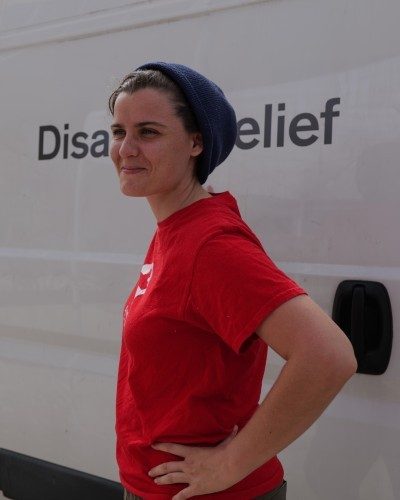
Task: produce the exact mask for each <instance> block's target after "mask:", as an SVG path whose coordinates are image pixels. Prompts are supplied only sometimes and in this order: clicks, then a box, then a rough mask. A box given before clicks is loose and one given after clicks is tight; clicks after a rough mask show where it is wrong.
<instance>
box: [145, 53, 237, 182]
mask: <svg viewBox="0 0 400 500" xmlns="http://www.w3.org/2000/svg"><path fill="white" fill-rule="evenodd" d="M136 69H137V70H140V69H155V70H159V71H161V72H162V73H164V74H165V75H167V76H168V77H169V78H170V79H171V80H173V81H174V82H175V83H176V84H177V85H178V87H179V88H180V89H181V90H182V92H183V93H184V95H185V97H186V99H187V101H188V102H189V105H190V107H191V109H192V111H193V113H194V115H195V117H196V119H197V123H198V125H199V128H200V132H201V134H202V137H203V151H202V153H201V155H200V156H199V158H198V163H197V177H198V179H199V181H200V183H201V184H204V183H205V181H206V180H207V177H208V176H209V174H210V173H211V172H212V171H213V170H214V168H215V167H216V166H217V165H219V164H220V163H222V162H223V161H224V160H225V159H226V158H227V156H228V155H229V153H230V152H231V151H232V148H233V146H234V144H235V141H236V135H237V125H236V115H235V111H234V110H233V108H232V106H231V105H230V104H229V102H228V101H227V99H226V97H225V95H224V93H223V92H222V90H221V89H220V88H219V87H218V85H216V84H215V83H214V82H212V81H211V80H208V78H206V77H205V76H203V75H201V74H200V73H198V72H197V71H195V70H193V69H191V68H188V67H187V66H184V65H183V64H174V63H166V62H152V63H147V64H143V65H142V66H139V67H138V68H136Z"/></svg>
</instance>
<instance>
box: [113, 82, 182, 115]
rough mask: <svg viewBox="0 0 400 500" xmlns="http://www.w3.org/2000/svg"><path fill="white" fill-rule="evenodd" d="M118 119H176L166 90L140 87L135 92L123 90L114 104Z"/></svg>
mask: <svg viewBox="0 0 400 500" xmlns="http://www.w3.org/2000/svg"><path fill="white" fill-rule="evenodd" d="M114 118H115V119H116V121H137V122H141V121H158V122H165V121H176V120H178V117H177V116H176V114H175V110H174V107H173V104H172V102H171V100H170V97H169V96H168V94H167V93H166V92H163V91H160V90H157V89H150V88H149V89H140V90H137V91H136V92H134V93H133V94H128V93H126V92H122V93H121V94H119V96H118V97H117V99H116V101H115V105H114Z"/></svg>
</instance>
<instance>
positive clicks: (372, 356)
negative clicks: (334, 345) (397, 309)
mask: <svg viewBox="0 0 400 500" xmlns="http://www.w3.org/2000/svg"><path fill="white" fill-rule="evenodd" d="M332 318H333V320H334V321H335V323H336V324H337V325H338V326H339V327H340V328H341V329H342V330H343V331H344V333H345V334H346V335H347V337H348V338H349V339H350V341H351V343H352V345H353V348H354V354H355V356H356V358H357V362H358V369H357V372H358V373H368V374H371V375H381V374H382V373H384V372H385V371H386V369H387V367H388V364H389V360H390V354H391V350H392V337H393V320H392V309H391V305H390V298H389V294H388V292H387V290H386V288H385V286H384V285H383V284H382V283H378V282H376V281H356V280H346V281H342V282H341V283H340V284H339V286H338V288H337V290H336V294H335V299H334V302H333V312H332Z"/></svg>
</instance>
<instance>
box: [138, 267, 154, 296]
mask: <svg viewBox="0 0 400 500" xmlns="http://www.w3.org/2000/svg"><path fill="white" fill-rule="evenodd" d="M153 266H154V264H153V263H152V264H144V265H143V266H142V270H141V271H140V277H139V282H138V286H137V288H136V292H135V297H134V298H136V297H137V296H138V295H143V294H144V293H145V291H146V290H147V287H148V285H149V281H150V280H151V277H152V275H153Z"/></svg>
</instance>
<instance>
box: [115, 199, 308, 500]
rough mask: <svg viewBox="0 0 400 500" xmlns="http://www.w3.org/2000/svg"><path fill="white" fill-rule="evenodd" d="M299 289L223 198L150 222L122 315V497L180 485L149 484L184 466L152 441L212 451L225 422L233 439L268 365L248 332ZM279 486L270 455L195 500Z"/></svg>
mask: <svg viewBox="0 0 400 500" xmlns="http://www.w3.org/2000/svg"><path fill="white" fill-rule="evenodd" d="M304 293H306V292H305V291H304V290H303V289H302V288H301V287H299V286H298V285H297V284H296V283H295V282H294V281H293V280H292V279H290V278H289V277H288V276H286V275H285V274H284V273H283V272H282V271H281V270H279V269H278V268H277V267H276V266H275V264H274V263H273V262H272V261H271V260H270V258H269V257H268V256H267V255H266V253H265V251H264V250H263V248H262V246H261V243H260V242H259V240H258V239H257V237H256V236H255V235H254V233H253V232H252V231H251V230H250V229H249V227H248V226H247V225H246V224H245V222H244V221H243V220H242V219H241V216H240V213H239V209H238V206H237V203H236V200H235V198H234V197H233V196H232V195H231V194H230V193H229V192H224V193H219V194H218V195H214V196H213V197H211V198H205V199H201V200H198V201H196V202H195V203H192V204H191V205H189V206H187V207H185V208H183V209H181V210H178V211H177V212H175V213H173V214H172V215H170V216H169V217H168V218H167V219H165V220H163V221H162V222H160V223H158V227H157V231H156V233H155V234H154V236H153V239H152V241H151V243H150V247H149V249H148V252H147V255H146V258H145V261H144V265H143V267H142V270H141V274H140V277H139V280H138V282H137V284H136V286H135V287H134V289H133V290H132V292H131V294H130V296H129V297H128V299H127V301H126V304H125V309H124V322H123V337H122V346H121V357H120V364H119V374H118V386H117V404H116V412H117V415H116V416H117V420H116V432H117V461H118V465H119V469H120V479H121V483H122V485H123V486H124V487H125V488H126V489H127V490H129V491H131V492H133V493H136V494H137V495H139V496H141V497H144V499H145V500H167V499H171V498H172V496H174V495H175V494H177V493H178V492H179V491H181V490H182V489H184V488H186V487H187V484H183V483H180V484H177V483H175V484H169V485H157V484H155V483H154V481H153V478H151V477H150V476H148V474H147V473H148V471H149V470H150V469H152V468H153V467H155V466H156V465H159V464H161V463H164V462H170V461H177V460H183V458H182V457H178V456H176V455H173V454H171V453H167V452H164V451H160V450H154V449H153V448H151V447H150V445H151V444H153V443H155V442H166V443H180V444H184V445H188V446H216V445H218V444H219V443H220V442H221V441H223V440H224V439H225V438H226V437H227V436H229V434H230V433H231V432H232V429H233V427H234V425H235V424H237V425H238V426H239V432H240V429H241V428H242V427H243V426H244V425H245V424H246V422H247V421H248V420H249V419H250V418H251V416H252V415H253V413H254V411H255V410H256V408H257V406H258V401H259V399H260V393H261V386H262V380H263V375H264V370H265V363H266V357H267V345H266V344H265V342H264V341H263V340H261V339H260V338H259V337H258V336H257V334H256V333H255V330H256V328H257V327H258V326H259V325H260V324H261V323H262V321H263V320H264V318H265V317H267V316H268V314H270V313H271V312H272V311H273V310H274V309H275V308H277V307H278V306H279V305H281V304H282V303H283V302H285V301H287V300H289V299H290V298H292V297H295V296H296V295H300V294H304ZM282 480H283V468H282V465H281V463H280V462H279V460H278V458H277V457H274V458H272V459H271V460H269V461H268V462H266V463H265V464H264V465H262V466H261V467H259V468H258V469H256V470H254V471H253V472H252V473H251V474H249V475H248V476H247V477H245V478H244V479H242V480H241V481H239V482H238V483H236V484H235V485H233V486H231V487H230V488H228V489H226V490H224V491H221V492H216V493H212V494H208V495H202V496H201V498H218V499H221V500H222V499H226V500H228V499H229V500H244V499H250V498H253V497H256V496H258V495H261V494H263V493H265V492H268V491H270V490H273V489H274V488H276V487H277V486H278V485H280V484H281V482H282ZM194 498H197V497H194Z"/></svg>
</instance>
